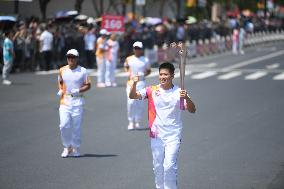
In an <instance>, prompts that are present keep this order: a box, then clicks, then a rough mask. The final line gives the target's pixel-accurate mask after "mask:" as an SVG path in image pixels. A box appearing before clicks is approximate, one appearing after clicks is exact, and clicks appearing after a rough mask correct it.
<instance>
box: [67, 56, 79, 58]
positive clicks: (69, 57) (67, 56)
mask: <svg viewBox="0 0 284 189" xmlns="http://www.w3.org/2000/svg"><path fill="white" fill-rule="evenodd" d="M67 58H68V59H75V58H77V56H67Z"/></svg>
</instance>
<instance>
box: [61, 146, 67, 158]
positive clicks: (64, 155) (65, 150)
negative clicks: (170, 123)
mask: <svg viewBox="0 0 284 189" xmlns="http://www.w3.org/2000/svg"><path fill="white" fill-rule="evenodd" d="M68 155H69V149H68V148H64V149H63V152H62V154H61V157H63V158H66V157H68Z"/></svg>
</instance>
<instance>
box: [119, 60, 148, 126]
mask: <svg viewBox="0 0 284 189" xmlns="http://www.w3.org/2000/svg"><path fill="white" fill-rule="evenodd" d="M124 66H125V67H128V68H129V78H128V79H129V80H128V82H127V87H126V94H127V115H128V121H129V122H141V120H142V118H143V113H144V109H145V107H144V103H143V102H142V101H139V100H136V99H130V98H129V92H130V87H131V78H132V77H134V76H136V74H138V75H139V81H138V82H137V85H136V89H137V90H140V89H142V88H144V87H145V86H146V82H145V76H144V73H145V71H146V70H149V69H151V64H150V62H149V60H148V58H146V57H145V56H140V57H137V56H135V55H131V56H129V57H127V58H126V60H125V64H124Z"/></svg>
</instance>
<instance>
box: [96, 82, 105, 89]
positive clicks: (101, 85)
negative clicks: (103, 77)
mask: <svg viewBox="0 0 284 189" xmlns="http://www.w3.org/2000/svg"><path fill="white" fill-rule="evenodd" d="M97 87H98V88H104V87H106V85H105V84H104V83H98V84H97Z"/></svg>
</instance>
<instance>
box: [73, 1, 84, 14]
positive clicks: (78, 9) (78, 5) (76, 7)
mask: <svg viewBox="0 0 284 189" xmlns="http://www.w3.org/2000/svg"><path fill="white" fill-rule="evenodd" d="M83 2H84V0H76V2H75V5H74V8H75V10H76V11H78V13H80V12H81V9H82V4H83Z"/></svg>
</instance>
